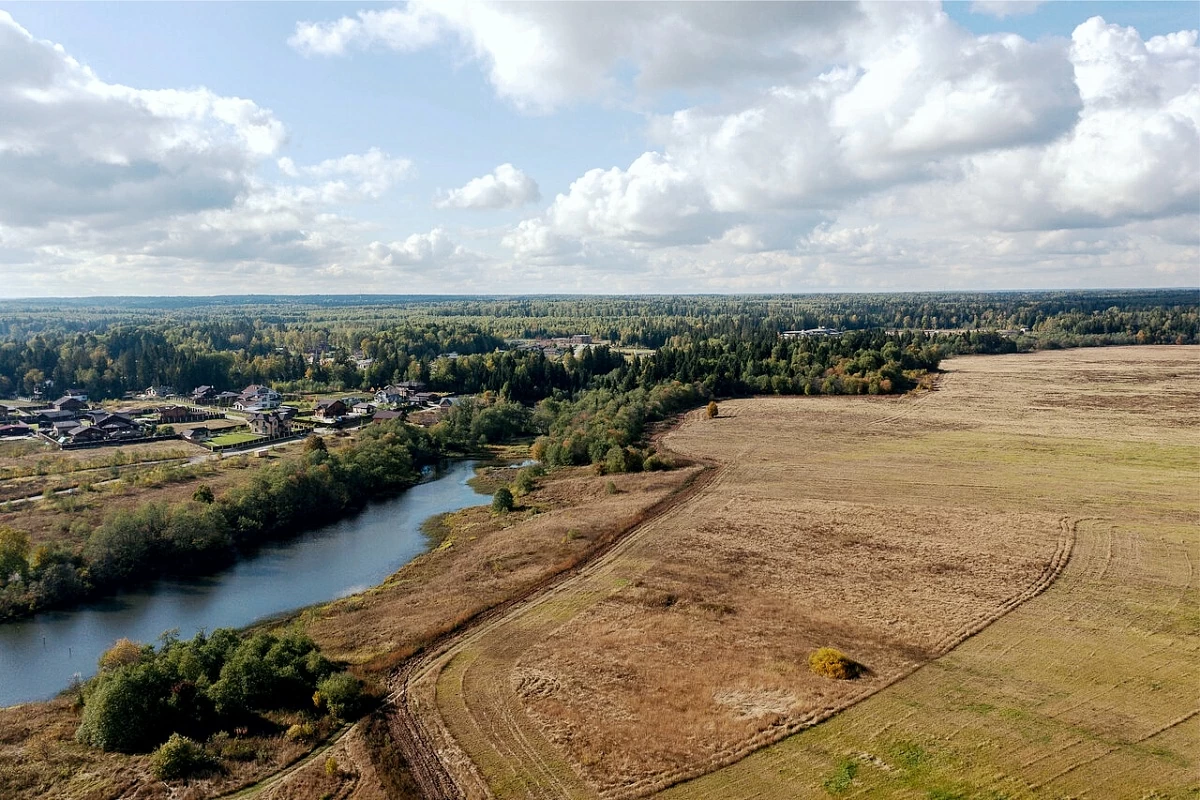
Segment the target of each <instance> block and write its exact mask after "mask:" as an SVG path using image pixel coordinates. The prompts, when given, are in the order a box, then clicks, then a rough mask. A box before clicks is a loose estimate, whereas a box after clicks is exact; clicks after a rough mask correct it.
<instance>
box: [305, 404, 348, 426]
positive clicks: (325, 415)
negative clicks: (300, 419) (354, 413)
mask: <svg viewBox="0 0 1200 800" xmlns="http://www.w3.org/2000/svg"><path fill="white" fill-rule="evenodd" d="M349 411H350V409H349V408H348V407H347V406H346V404H345V403H344V402H342V401H341V400H323V401H321V402H320V403H317V408H316V410H315V411H313V416H314V417H317V418H319V419H323V420H326V421H329V420H335V419H337V418H339V417H344V416H346V414H348V413H349Z"/></svg>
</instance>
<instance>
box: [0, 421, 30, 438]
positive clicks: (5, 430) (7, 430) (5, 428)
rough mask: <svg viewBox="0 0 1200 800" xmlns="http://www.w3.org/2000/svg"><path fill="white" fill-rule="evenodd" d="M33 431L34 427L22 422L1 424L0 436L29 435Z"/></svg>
mask: <svg viewBox="0 0 1200 800" xmlns="http://www.w3.org/2000/svg"><path fill="white" fill-rule="evenodd" d="M31 433H33V428H31V427H29V426H28V425H25V424H23V423H20V422H18V423H15V424H13V425H0V437H8V436H28V435H29V434H31Z"/></svg>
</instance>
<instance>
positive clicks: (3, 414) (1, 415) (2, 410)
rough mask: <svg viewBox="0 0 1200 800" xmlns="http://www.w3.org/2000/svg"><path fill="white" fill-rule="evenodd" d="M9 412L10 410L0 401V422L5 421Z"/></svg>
mask: <svg viewBox="0 0 1200 800" xmlns="http://www.w3.org/2000/svg"><path fill="white" fill-rule="evenodd" d="M10 412H11V409H10V408H9V407H8V406H6V405H4V404H3V403H0V422H6V421H7V420H8V417H9V413H10Z"/></svg>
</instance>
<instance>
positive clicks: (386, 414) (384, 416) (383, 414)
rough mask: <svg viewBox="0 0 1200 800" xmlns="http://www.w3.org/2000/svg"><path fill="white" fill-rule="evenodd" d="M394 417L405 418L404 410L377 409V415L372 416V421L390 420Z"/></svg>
mask: <svg viewBox="0 0 1200 800" xmlns="http://www.w3.org/2000/svg"><path fill="white" fill-rule="evenodd" d="M393 419H404V412H403V411H376V412H375V416H374V417H372V418H371V422H372V423H375V422H388V421H390V420H393Z"/></svg>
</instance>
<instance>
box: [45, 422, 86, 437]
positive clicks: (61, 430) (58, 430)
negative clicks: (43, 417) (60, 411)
mask: <svg viewBox="0 0 1200 800" xmlns="http://www.w3.org/2000/svg"><path fill="white" fill-rule="evenodd" d="M50 427H51V430H52V431H53V434H52V435H53V436H66V435H67V434H68V433H69V432H70V431H72V430H74V429H75V428H78V427H79V423H78V422H76V421H75V420H69V421H66V422H55V423H53V424H52V425H51V426H50Z"/></svg>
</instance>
